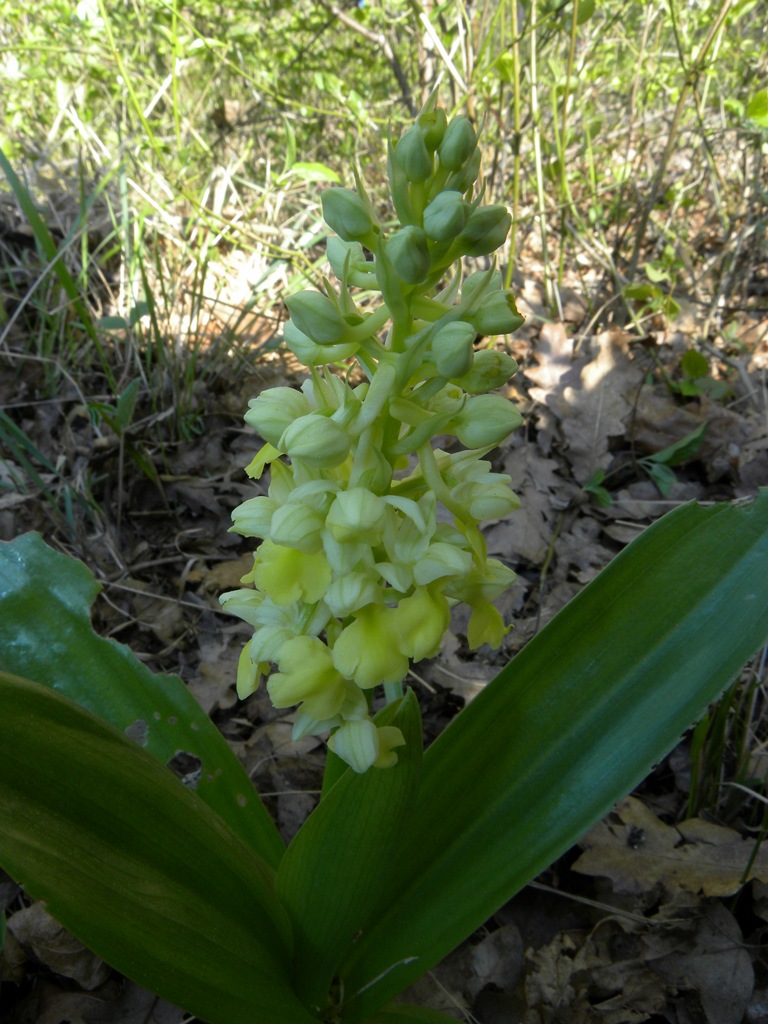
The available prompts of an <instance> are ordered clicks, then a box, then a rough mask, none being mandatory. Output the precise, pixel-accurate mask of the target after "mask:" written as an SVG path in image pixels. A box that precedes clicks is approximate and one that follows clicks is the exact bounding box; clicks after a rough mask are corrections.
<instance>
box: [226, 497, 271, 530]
mask: <svg viewBox="0 0 768 1024" xmlns="http://www.w3.org/2000/svg"><path fill="white" fill-rule="evenodd" d="M276 511H277V502H276V501H273V500H272V498H267V497H266V496H263V495H262V496H259V497H258V498H249V499H248V500H247V501H244V502H243V503H242V505H238V506H237V508H236V509H235V510H234V511H233V512H232V524H233V525H232V531H231V532H232V533H239V534H240V535H241V536H243V537H262V538H264V537H268V536H269V531H270V526H271V523H272V516H273V515H274V513H275V512H276Z"/></svg>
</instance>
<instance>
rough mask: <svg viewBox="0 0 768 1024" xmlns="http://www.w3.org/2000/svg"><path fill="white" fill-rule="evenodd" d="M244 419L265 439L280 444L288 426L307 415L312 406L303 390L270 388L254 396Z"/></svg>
mask: <svg viewBox="0 0 768 1024" xmlns="http://www.w3.org/2000/svg"><path fill="white" fill-rule="evenodd" d="M248 406H249V409H248V412H247V413H246V414H245V416H244V417H243V419H244V420H245V422H246V423H247V424H248V425H249V426H250V427H253V429H254V430H257V431H258V432H259V434H261V436H262V437H263V438H264V440H265V441H269V443H270V444H272V445H275V447H277V446H278V443H279V441H280V438H281V437H282V436H283V432H284V431H285V430H286V428H287V427H289V426H290V425H291V423H293V421H294V420H295V419H298V417H299V416H304V415H306V414H307V413H308V412H309V411H310V409H311V407H310V404H309V402H308V401H307V399H306V397H305V396H304V395H303V394H302V393H301V391H296V390H295V389H294V388H270V389H269V390H268V391H262V393H261V394H260V395H259V397H258V398H252V399H251V400H250V402H249V403H248Z"/></svg>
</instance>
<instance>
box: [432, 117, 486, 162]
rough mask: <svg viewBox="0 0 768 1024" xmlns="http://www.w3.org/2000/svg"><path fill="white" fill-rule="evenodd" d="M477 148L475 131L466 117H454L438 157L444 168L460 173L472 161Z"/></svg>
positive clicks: (439, 149) (443, 139) (446, 131)
mask: <svg viewBox="0 0 768 1024" xmlns="http://www.w3.org/2000/svg"><path fill="white" fill-rule="evenodd" d="M476 147H477V135H476V134H475V129H474V128H473V127H472V125H471V124H470V123H469V121H468V120H467V119H466V117H454V118H453V120H452V121H451V123H450V124H449V125H448V127H447V128H446V129H445V134H444V135H443V138H442V141H441V142H440V146H439V147H438V150H437V152H438V155H439V156H440V163H441V164H442V165H443V167H447V169H448V170H449V171H458V170H459V168H461V167H463V166H464V164H466V162H467V161H468V160H469V159H470V157H471V156H472V154H473V153H474V152H475V149H476Z"/></svg>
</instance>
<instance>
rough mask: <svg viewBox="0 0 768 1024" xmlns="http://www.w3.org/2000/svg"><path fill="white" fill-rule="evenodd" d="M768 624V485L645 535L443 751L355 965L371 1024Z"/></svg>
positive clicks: (347, 969)
mask: <svg viewBox="0 0 768 1024" xmlns="http://www.w3.org/2000/svg"><path fill="white" fill-rule="evenodd" d="M766 634H768V489H764V490H762V491H761V492H760V493H759V496H758V498H757V499H756V500H755V501H754V502H753V503H750V504H744V503H735V504H733V505H715V506H711V507H709V508H700V507H698V506H697V505H695V504H690V505H686V506H683V507H681V508H679V509H676V510H675V511H674V512H671V513H670V514H669V515H667V516H665V517H664V518H663V519H661V520H660V521H659V522H658V523H656V524H655V525H654V526H652V527H650V528H649V529H648V530H646V531H645V532H644V533H643V534H642V535H641V536H640V537H638V538H637V540H635V541H633V542H632V543H631V544H630V545H629V546H628V547H627V548H626V549H625V550H624V551H623V552H622V553H621V554H620V555H619V556H618V557H617V558H616V559H615V560H614V561H613V562H612V563H611V564H610V565H609V566H608V567H607V568H606V569H605V570H603V572H601V573H600V575H599V576H598V577H597V578H596V579H595V580H594V581H593V582H592V583H590V584H589V586H587V587H586V588H585V589H584V590H583V591H582V592H581V593H580V594H579V595H578V597H576V598H575V600H573V601H572V602H571V603H570V604H569V605H568V606H567V607H566V608H565V609H564V610H563V611H562V612H560V613H559V614H558V615H557V616H556V617H555V618H554V619H553V620H552V622H550V623H549V625H547V626H546V628H545V629H543V630H542V631H541V633H539V634H538V636H536V637H535V638H534V639H533V640H532V641H531V642H530V643H529V644H528V645H527V646H526V647H525V648H524V649H523V650H522V652H521V653H520V654H518V655H517V656H516V657H515V658H514V659H513V661H512V662H511V663H510V664H509V665H508V666H507V667H506V668H505V669H504V670H503V671H502V672H501V673H500V674H499V675H498V676H497V677H496V678H495V679H494V680H493V681H492V682H491V683H490V684H489V685H488V686H487V687H486V689H485V690H484V691H483V692H482V693H481V694H480V695H479V696H478V697H476V698H475V700H474V701H472V703H471V704H470V705H469V706H468V707H467V708H465V709H464V710H463V711H462V712H461V714H460V715H459V716H458V717H457V718H456V719H455V720H454V721H453V722H452V723H451V725H450V726H449V727H448V728H447V729H446V730H445V732H444V733H443V734H442V735H441V736H440V737H439V738H438V739H437V741H436V742H435V743H434V744H433V745H432V746H431V747H430V748H429V749H428V750H427V752H426V755H425V759H424V770H423V775H422V782H421V787H420V790H419V797H418V801H417V806H416V809H415V811H414V813H413V815H412V816H411V817H410V819H409V820H408V821H407V822H403V823H402V825H401V828H400V833H399V841H398V848H399V853H398V861H397V864H398V874H397V877H396V878H395V879H394V880H390V882H389V893H390V901H389V904H388V907H387V909H386V911H385V912H384V914H383V915H381V916H380V917H379V919H378V920H377V921H376V922H375V923H374V925H373V927H372V928H370V929H369V930H368V931H367V932H366V933H365V934H364V935H363V936H361V937H360V939H359V941H358V942H357V943H356V944H355V946H354V948H353V949H352V950H351V952H350V954H349V956H348V958H347V960H346V963H344V964H343V965H342V967H341V969H340V978H341V980H342V982H343V984H344V990H345V992H346V993H347V1004H346V1006H345V1008H344V1012H343V1014H342V1020H343V1021H344V1022H345V1024H356V1022H358V1021H363V1020H366V1019H367V1017H369V1016H370V1015H371V1014H373V1013H375V1012H376V1010H377V1009H378V1008H379V1007H380V1006H382V1005H383V1003H384V1002H385V1001H386V1000H388V999H390V998H392V996H394V995H395V994H396V993H397V992H398V991H400V990H402V989H403V988H404V987H405V986H407V985H409V984H410V983H411V982H412V981H413V980H414V979H415V978H416V977H417V976H418V975H420V974H422V973H423V972H424V971H426V970H428V969H429V968H430V967H431V966H432V965H433V964H435V963H436V962H438V961H439V960H440V959H441V958H442V957H443V956H445V955H446V954H447V953H448V952H449V951H450V950H451V949H453V948H454V947H455V946H456V945H457V944H458V943H459V942H461V940H462V939H464V938H466V936H468V935H470V934H471V933H472V931H473V930H474V929H475V928H477V927H478V926H479V925H481V924H482V923H483V921H485V920H486V919H487V918H488V917H489V916H490V915H491V914H492V913H494V911H495V910H497V909H498V908H499V907H501V906H502V905H503V904H504V903H505V902H506V901H507V900H509V899H510V898H511V897H512V896H513V895H514V894H515V892H517V891H518V890H519V889H520V888H521V887H522V886H523V885H525V884H526V882H528V881H529V880H530V879H531V878H533V877H535V876H536V875H537V874H538V873H539V872H540V871H541V870H543V869H544V868H545V867H547V865H548V864H550V863H551V862H552V861H553V860H555V859H556V858H557V857H558V856H559V855H560V854H562V853H563V852H564V851H565V850H567V849H568V847H569V846H571V845H572V844H573V843H574V842H575V841H576V840H577V839H578V838H579V837H580V836H581V835H583V834H584V833H585V832H586V831H587V829H588V828H589V827H590V826H591V825H592V824H593V823H594V822H595V821H597V820H598V819H599V818H601V817H602V816H604V815H605V814H606V813H607V811H608V810H609V809H610V807H611V805H612V804H613V803H614V802H615V801H616V800H617V799H618V798H620V797H621V796H622V795H623V794H625V793H627V792H628V791H629V790H631V789H632V787H633V786H634V785H636V784H637V783H638V782H639V781H640V780H641V779H642V778H643V777H644V775H645V774H646V773H647V771H648V769H649V768H650V766H651V765H652V764H653V763H654V762H657V761H659V760H660V759H661V758H662V757H663V756H664V755H665V754H666V753H667V752H668V751H669V750H670V749H671V748H672V747H673V746H674V744H675V743H676V742H677V741H678V740H679V738H680V736H681V734H682V733H683V732H684V730H685V729H686V728H687V727H688V726H689V725H690V724H691V722H692V721H694V720H695V719H696V718H697V717H698V716H700V715H701V714H702V712H703V710H704V709H705V707H706V705H707V703H708V702H709V701H712V700H714V699H715V698H716V697H717V696H718V695H719V694H720V693H721V692H722V690H723V689H724V688H725V687H726V686H727V685H728V684H729V683H730V682H731V680H732V679H733V678H734V677H735V675H736V674H737V673H738V671H739V669H740V668H741V666H742V665H743V664H744V662H745V661H746V659H747V658H748V657H749V656H750V655H751V654H752V653H753V652H754V651H755V650H756V649H757V648H758V647H759V646H760V644H761V643H763V642H764V641H765V639H766Z"/></svg>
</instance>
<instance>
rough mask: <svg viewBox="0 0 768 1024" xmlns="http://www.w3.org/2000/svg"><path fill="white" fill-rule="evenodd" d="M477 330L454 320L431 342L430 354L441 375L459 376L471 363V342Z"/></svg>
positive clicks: (470, 325)
mask: <svg viewBox="0 0 768 1024" xmlns="http://www.w3.org/2000/svg"><path fill="white" fill-rule="evenodd" d="M476 336H477V331H476V330H475V328H474V327H473V326H472V324H467V323H464V322H463V321H462V320H455V321H454V322H453V323H452V324H447V325H446V326H445V327H443V328H442V330H440V331H438V332H437V335H436V337H435V339H434V341H433V342H432V354H433V357H434V360H435V366H436V367H437V372H438V373H439V374H440V376H441V377H460V376H461V375H462V374H464V373H466V372H467V371H468V370H469V368H470V366H471V365H472V354H473V348H472V344H473V342H474V340H475V337H476Z"/></svg>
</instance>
